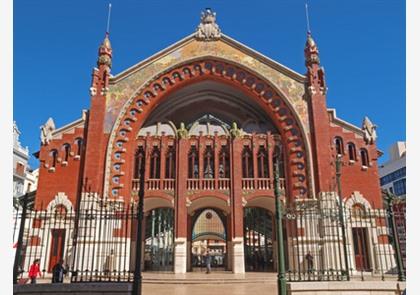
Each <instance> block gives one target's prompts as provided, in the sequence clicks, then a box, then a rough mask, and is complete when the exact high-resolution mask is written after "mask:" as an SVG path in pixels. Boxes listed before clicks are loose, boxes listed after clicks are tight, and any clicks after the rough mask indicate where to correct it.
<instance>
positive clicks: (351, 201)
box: [345, 191, 372, 209]
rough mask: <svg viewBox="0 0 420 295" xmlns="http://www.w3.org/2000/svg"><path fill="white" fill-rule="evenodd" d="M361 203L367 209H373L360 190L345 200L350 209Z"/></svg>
mask: <svg viewBox="0 0 420 295" xmlns="http://www.w3.org/2000/svg"><path fill="white" fill-rule="evenodd" d="M356 204H361V205H363V207H364V208H365V209H372V206H371V205H370V203H369V201H368V200H366V199H365V197H363V195H362V194H361V193H360V192H359V191H354V192H353V193H352V194H351V196H350V197H349V198H348V199H347V200H346V201H345V206H346V208H348V209H351V208H353V206H354V205H356Z"/></svg>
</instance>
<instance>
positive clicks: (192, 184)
mask: <svg viewBox="0 0 420 295" xmlns="http://www.w3.org/2000/svg"><path fill="white" fill-rule="evenodd" d="M229 189H230V179H229V178H219V179H217V180H216V179H214V178H205V179H197V178H189V179H187V190H193V191H197V190H229Z"/></svg>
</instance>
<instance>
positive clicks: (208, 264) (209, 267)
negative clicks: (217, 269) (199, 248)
mask: <svg viewBox="0 0 420 295" xmlns="http://www.w3.org/2000/svg"><path fill="white" fill-rule="evenodd" d="M206 268H207V271H206V273H210V272H211V255H210V252H209V251H208V250H207V254H206Z"/></svg>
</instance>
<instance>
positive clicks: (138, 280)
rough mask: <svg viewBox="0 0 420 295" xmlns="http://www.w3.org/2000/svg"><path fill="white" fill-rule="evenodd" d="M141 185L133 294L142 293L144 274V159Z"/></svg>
mask: <svg viewBox="0 0 420 295" xmlns="http://www.w3.org/2000/svg"><path fill="white" fill-rule="evenodd" d="M139 184H140V187H139V194H138V196H139V200H138V203H137V245H136V262H135V268H134V278H133V288H132V294H133V295H141V294H142V290H141V289H142V288H141V286H142V279H143V277H142V275H141V255H142V251H143V249H142V243H143V240H142V239H143V228H142V226H143V207H144V189H145V188H144V161H143V163H142V164H141V165H140V183H139Z"/></svg>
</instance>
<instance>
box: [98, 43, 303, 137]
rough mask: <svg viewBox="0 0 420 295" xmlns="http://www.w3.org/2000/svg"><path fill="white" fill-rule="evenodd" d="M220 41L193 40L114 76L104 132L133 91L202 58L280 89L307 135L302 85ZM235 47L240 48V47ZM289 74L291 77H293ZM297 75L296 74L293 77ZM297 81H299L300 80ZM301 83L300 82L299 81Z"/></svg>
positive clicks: (108, 128) (110, 126)
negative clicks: (243, 71)
mask: <svg viewBox="0 0 420 295" xmlns="http://www.w3.org/2000/svg"><path fill="white" fill-rule="evenodd" d="M228 42H233V41H225V40H223V38H222V39H221V40H218V41H213V42H200V41H196V40H195V39H194V38H193V37H191V39H189V40H186V41H184V43H183V44H180V45H179V47H178V48H175V49H174V50H173V51H170V52H167V53H162V55H161V56H158V57H157V58H156V59H155V60H154V61H153V60H152V61H151V62H148V63H145V64H144V65H141V64H140V65H138V66H135V67H134V68H133V69H131V70H130V69H129V70H128V71H127V72H123V73H121V74H119V75H118V76H115V77H114V78H112V79H111V81H110V90H109V92H108V94H107V104H106V105H107V109H106V118H105V132H108V133H109V132H111V130H112V127H113V125H114V123H115V120H116V118H117V116H118V114H119V113H120V112H121V108H122V107H123V105H124V104H125V103H126V102H127V100H128V99H129V98H131V97H132V96H133V95H134V94H135V93H136V91H137V90H138V89H139V88H140V87H141V86H142V85H143V84H144V83H146V82H147V81H150V80H151V79H152V78H153V77H155V76H156V75H158V74H159V73H161V72H162V71H165V70H167V69H169V68H172V67H174V66H176V65H178V64H181V63H185V62H187V61H190V60H196V59H199V58H204V57H218V58H220V59H224V60H227V61H230V62H233V63H236V64H238V65H243V66H244V67H245V68H246V69H248V70H250V71H252V72H254V73H256V74H257V75H258V76H260V77H264V79H266V80H267V81H268V82H270V83H271V84H272V85H273V86H275V87H277V88H278V89H280V91H281V92H282V93H283V94H284V96H285V98H286V99H287V101H288V102H289V103H290V105H291V106H292V107H293V109H294V110H295V111H296V113H297V114H298V116H299V117H300V120H301V123H302V125H303V127H304V129H305V132H306V133H307V134H308V133H309V120H308V106H307V103H306V101H305V100H304V99H303V96H304V94H305V88H304V83H303V82H302V81H298V79H295V78H293V77H289V76H287V75H286V74H284V73H282V72H280V71H279V70H277V69H274V68H273V67H272V66H270V65H268V64H266V63H264V62H262V59H261V58H260V59H258V56H257V55H256V54H255V57H254V56H251V55H249V54H247V53H245V52H244V51H245V50H244V51H241V50H240V49H238V48H235V47H233V46H232V45H230V44H229V43H228ZM236 46H238V47H241V45H240V44H237V45H236ZM292 75H293V74H291V75H290V76H292ZM296 75H297V74H296ZM299 78H300V77H299ZM300 79H302V78H300Z"/></svg>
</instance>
